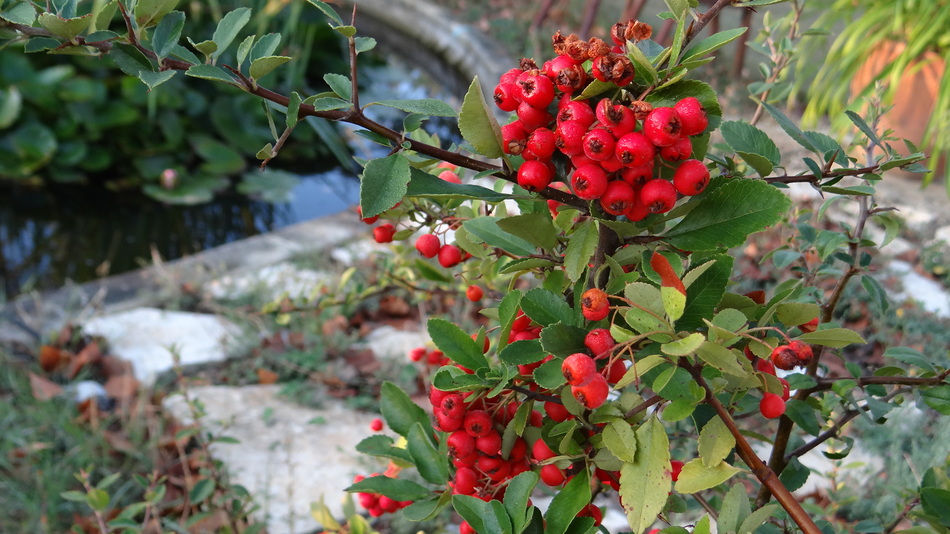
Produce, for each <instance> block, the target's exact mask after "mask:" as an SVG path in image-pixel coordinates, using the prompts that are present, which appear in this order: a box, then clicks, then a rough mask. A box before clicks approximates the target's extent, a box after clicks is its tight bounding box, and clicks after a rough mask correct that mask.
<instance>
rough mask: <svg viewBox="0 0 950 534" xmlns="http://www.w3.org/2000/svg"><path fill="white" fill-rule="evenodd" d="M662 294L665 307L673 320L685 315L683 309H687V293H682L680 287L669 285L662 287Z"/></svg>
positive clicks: (668, 315)
mask: <svg viewBox="0 0 950 534" xmlns="http://www.w3.org/2000/svg"><path fill="white" fill-rule="evenodd" d="M660 295H661V296H662V297H663V309H664V310H665V311H666V315H667V317H669V318H670V320H671V321H676V320H677V319H679V318H680V317H682V316H683V310H685V309H686V295H684V294H682V293H680V291H679V289H676V288H675V287H668V286H663V287H661V288H660Z"/></svg>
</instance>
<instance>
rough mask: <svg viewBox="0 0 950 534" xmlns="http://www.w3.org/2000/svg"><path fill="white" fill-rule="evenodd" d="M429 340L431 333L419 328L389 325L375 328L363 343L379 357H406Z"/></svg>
mask: <svg viewBox="0 0 950 534" xmlns="http://www.w3.org/2000/svg"><path fill="white" fill-rule="evenodd" d="M428 342H429V334H427V333H425V332H420V331H418V330H398V329H396V328H393V327H392V326H389V325H383V326H380V327H378V328H375V329H374V330H373V331H372V332H370V333H369V335H367V336H366V339H364V340H363V342H362V343H361V345H362V346H364V347H365V348H368V349H372V351H373V353H374V354H375V355H376V357H377V358H388V359H398V358H402V359H405V358H406V357H407V355H408V354H409V351H411V350H412V349H414V348H416V347H421V346H423V345H425V344H426V343H428Z"/></svg>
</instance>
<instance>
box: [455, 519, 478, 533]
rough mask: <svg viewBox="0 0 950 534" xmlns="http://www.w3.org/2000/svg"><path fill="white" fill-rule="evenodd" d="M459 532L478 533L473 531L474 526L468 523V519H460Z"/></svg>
mask: <svg viewBox="0 0 950 534" xmlns="http://www.w3.org/2000/svg"><path fill="white" fill-rule="evenodd" d="M459 534H478V532H475V528H474V527H473V526H472V525H470V524H468V521H462V524H461V525H459Z"/></svg>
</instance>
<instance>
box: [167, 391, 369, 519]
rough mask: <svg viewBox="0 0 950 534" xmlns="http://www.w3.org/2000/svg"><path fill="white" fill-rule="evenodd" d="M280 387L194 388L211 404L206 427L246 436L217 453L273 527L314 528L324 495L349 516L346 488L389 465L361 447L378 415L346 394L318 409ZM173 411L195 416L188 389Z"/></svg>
mask: <svg viewBox="0 0 950 534" xmlns="http://www.w3.org/2000/svg"><path fill="white" fill-rule="evenodd" d="M278 391H279V386H274V385H269V386H245V387H226V386H204V387H197V388H191V389H190V390H189V395H190V396H191V397H192V398H193V399H196V400H199V401H201V402H202V403H203V404H204V409H205V412H206V413H207V415H206V416H205V417H204V418H203V419H202V421H201V424H202V427H203V428H205V429H207V430H209V431H211V432H212V433H213V434H214V435H225V436H229V437H232V438H235V439H237V440H239V441H240V443H237V444H231V443H218V444H214V445H213V446H212V449H211V452H212V455H213V456H214V457H215V459H218V460H221V461H222V462H224V464H225V465H226V467H227V470H228V472H229V474H230V476H231V480H232V481H233V482H234V483H235V484H240V485H242V486H244V487H245V488H247V489H248V490H249V491H250V493H251V495H253V496H254V498H255V501H256V502H257V503H258V504H259V505H260V506H261V508H260V510H258V516H257V517H258V519H261V520H266V522H267V532H269V533H270V534H289V533H294V532H296V533H300V532H311V531H314V530H316V529H317V528H318V527H319V525H318V523H317V522H316V521H315V520H314V519H313V517H312V516H311V515H310V504H311V503H314V502H317V501H318V500H320V498H321V496H322V497H323V500H324V503H325V504H326V505H327V506H328V507H329V508H330V510H331V512H332V513H333V515H334V517H336V518H337V519H341V516H342V505H341V499H342V498H343V496H344V491H343V490H344V488H346V487H347V486H349V485H350V484H351V483H352V482H353V476H354V475H357V474H364V475H365V474H368V473H370V472H375V471H381V470H382V468H384V467H385V466H382V465H374V466H370V465H369V464H368V463H364V462H367V460H366V459H364V458H361V457H360V455H359V454H358V453H356V445H357V443H359V442H360V441H361V440H362V439H363V438H365V437H367V436H369V435H370V434H371V433H372V432H371V431H370V429H369V424H370V421H372V420H373V418H374V416H373V415H372V414H368V413H362V412H356V411H353V410H351V409H349V408H347V407H346V406H345V405H344V404H343V403H342V402H339V401H330V400H327V401H325V408H324V409H320V410H316V409H312V408H305V407H301V406H298V405H295V404H292V403H290V402H288V401H286V400H284V399H281V398H280V397H278V396H277V392H278ZM164 407H165V409H166V410H168V411H169V413H171V414H173V415H174V416H176V417H177V418H179V419H180V420H182V421H184V422H186V423H188V422H190V421H191V416H190V413H191V412H190V411H189V409H188V407H187V405H186V403H185V401H184V398H183V397H182V396H180V395H175V396H172V397H169V398H167V399H166V400H165V402H164Z"/></svg>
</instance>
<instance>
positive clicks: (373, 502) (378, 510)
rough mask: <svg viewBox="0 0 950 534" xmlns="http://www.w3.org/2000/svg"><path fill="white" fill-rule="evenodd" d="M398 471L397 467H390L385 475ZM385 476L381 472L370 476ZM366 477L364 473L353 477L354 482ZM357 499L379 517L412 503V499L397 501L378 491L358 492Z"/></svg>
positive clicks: (370, 512) (367, 510) (370, 513)
mask: <svg viewBox="0 0 950 534" xmlns="http://www.w3.org/2000/svg"><path fill="white" fill-rule="evenodd" d="M394 470H396V471H398V468H396V467H394V466H393V467H390V469H389V470H387V471H386V474H385V476H394V475H395V474H396V473H392V471H394ZM378 476H383V475H380V474H379V473H373V474H371V475H370V477H378ZM365 478H366V477H364V476H363V475H356V476H355V477H353V483H354V484H355V483H357V482H359V481H361V480H364V479H365ZM356 499H357V501H358V502H359V503H360V506H362V507H363V508H365V509H366V512H367V513H369V515H370V516H371V517H379V516H381V515H383V514H392V513H395V512H398V511H399V510H402V509H403V508H405V507H407V506H409V505H410V504H412V501H397V500H394V499H390V498H389V497H387V496H385V495H377V494H376V493H357V494H356Z"/></svg>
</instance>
